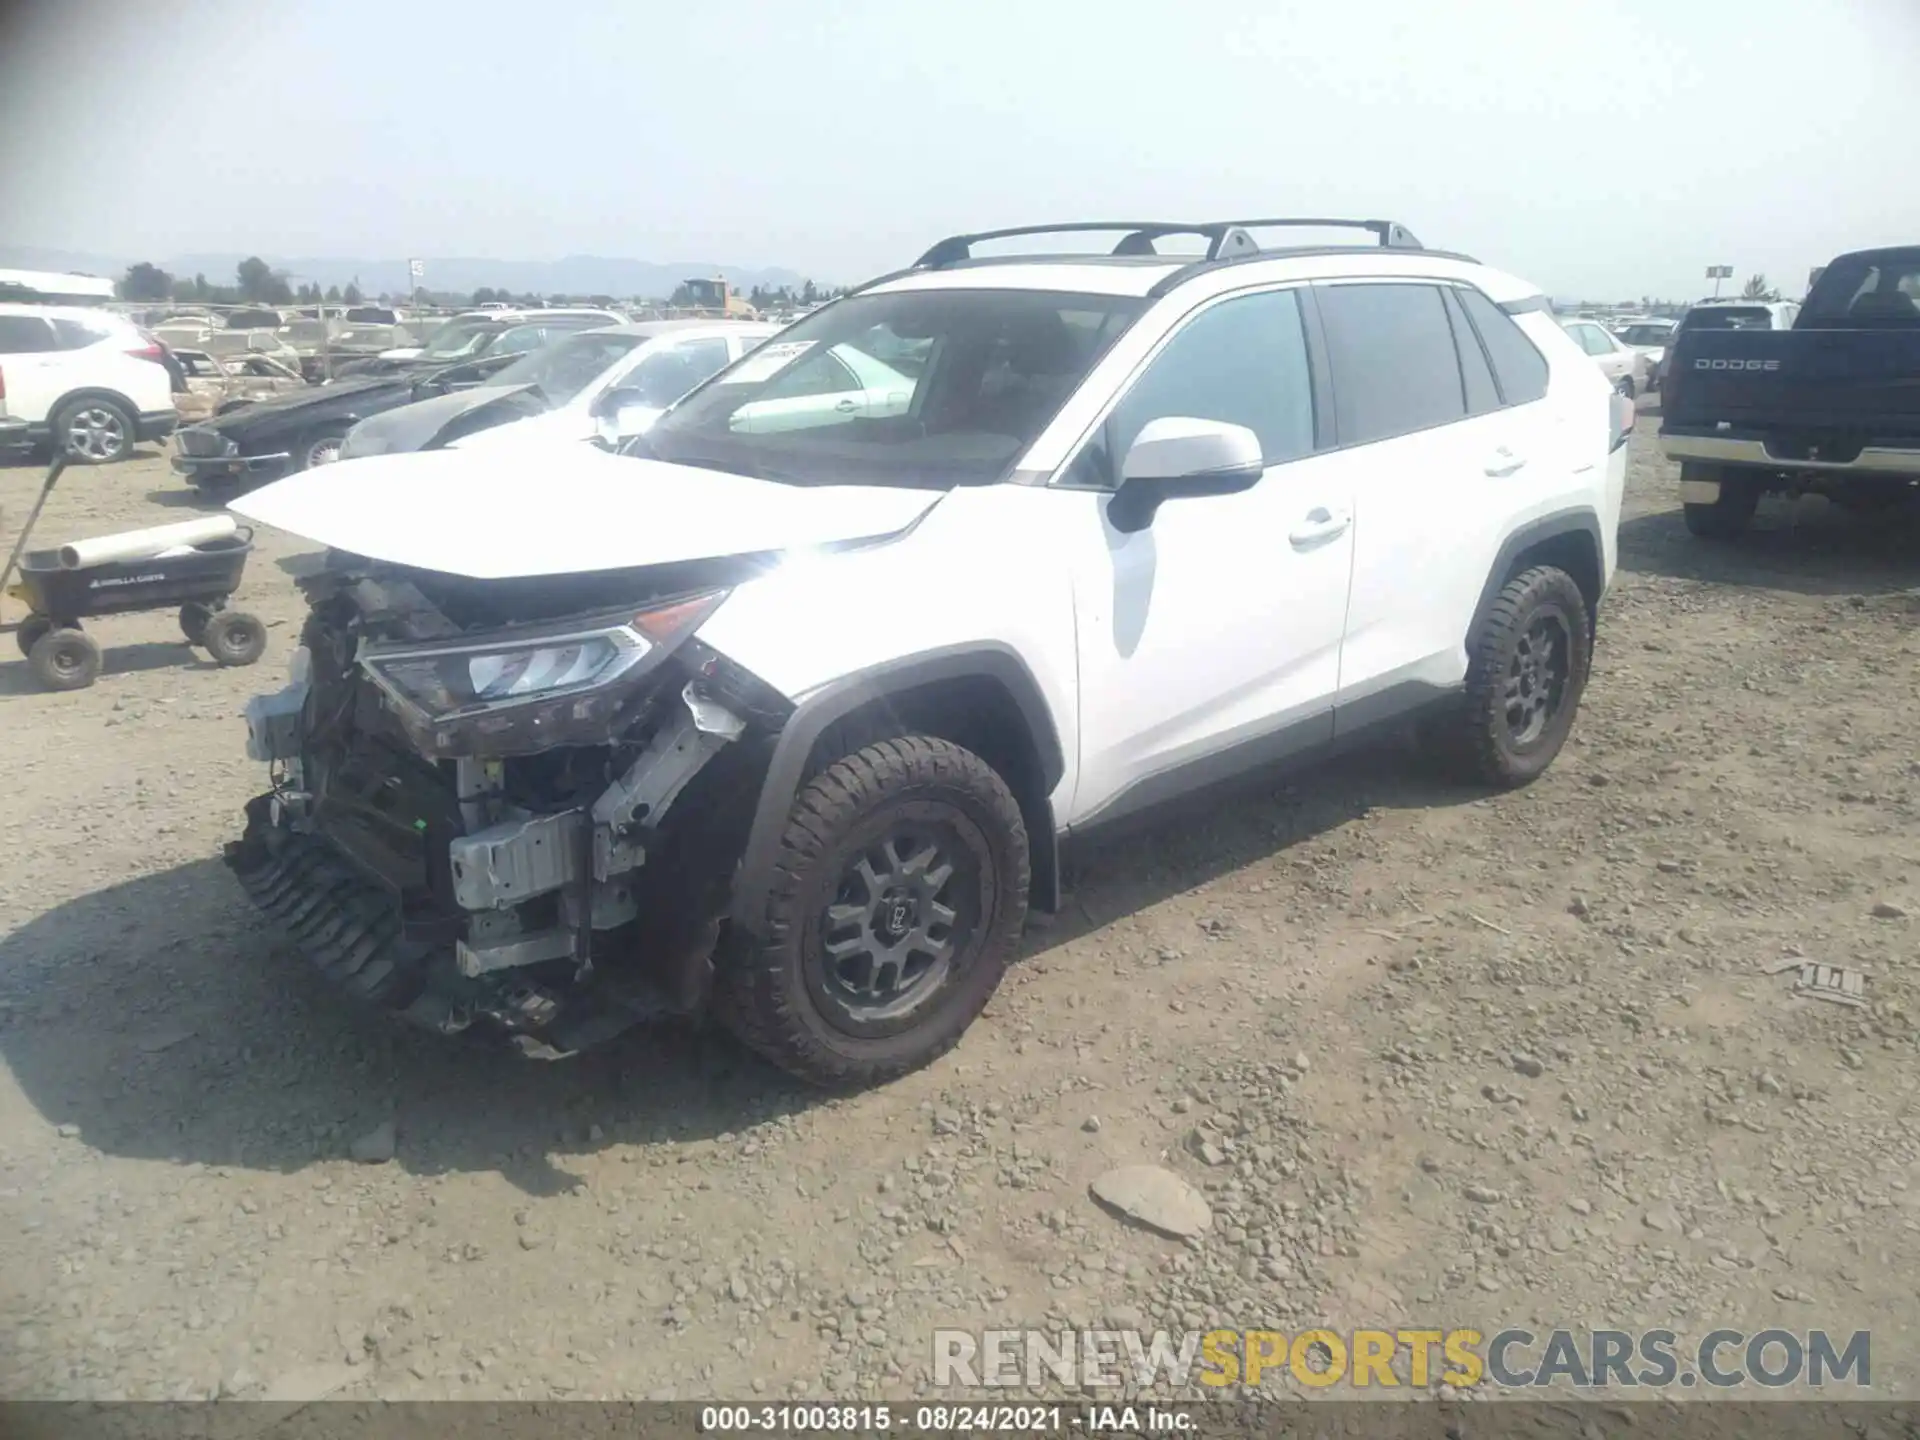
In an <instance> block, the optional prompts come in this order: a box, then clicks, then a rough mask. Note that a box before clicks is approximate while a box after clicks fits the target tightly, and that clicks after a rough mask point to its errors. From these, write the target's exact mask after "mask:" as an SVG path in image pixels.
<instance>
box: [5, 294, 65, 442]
mask: <svg viewBox="0 0 1920 1440" xmlns="http://www.w3.org/2000/svg"><path fill="white" fill-rule="evenodd" d="M62 362H63V355H62V352H61V350H60V341H59V338H58V337H57V336H56V335H55V334H54V333H53V326H52V324H51V323H50V322H49V321H48V320H47V319H46V317H44V316H41V315H0V370H4V371H5V373H6V377H7V398H6V399H5V400H4V401H0V415H6V416H11V417H12V418H14V419H16V420H26V421H28V422H30V423H33V424H38V423H39V422H40V421H43V420H45V419H46V418H47V410H48V408H49V407H50V406H51V405H52V404H53V402H54V400H55V399H56V398H57V397H58V396H59V395H60V394H61V393H62V392H63V391H65V390H66V389H68V388H69V387H68V386H67V385H65V384H63V383H62V381H63V378H64V376H63V370H64V366H63V363H62Z"/></svg>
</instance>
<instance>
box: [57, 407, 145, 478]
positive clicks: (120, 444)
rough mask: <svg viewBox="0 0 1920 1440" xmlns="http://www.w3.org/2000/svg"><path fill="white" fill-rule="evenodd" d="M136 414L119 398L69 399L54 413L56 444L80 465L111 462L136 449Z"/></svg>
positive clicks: (108, 463)
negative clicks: (134, 439)
mask: <svg viewBox="0 0 1920 1440" xmlns="http://www.w3.org/2000/svg"><path fill="white" fill-rule="evenodd" d="M134 429H135V423H134V418H133V415H132V413H131V412H130V411H129V410H128V409H127V407H126V406H124V405H122V404H121V403H120V402H119V401H118V400H108V399H106V398H105V397H104V396H87V397H84V398H82V399H79V400H69V401H68V402H67V403H66V404H64V405H62V406H61V407H60V408H59V409H58V410H56V411H55V412H54V415H53V425H52V430H53V443H54V444H56V445H58V446H59V447H60V448H61V449H62V450H63V451H65V452H66V456H67V458H68V459H69V460H72V461H73V462H74V463H75V464H78V465H111V464H113V463H114V462H115V461H116V460H124V459H126V458H127V455H128V453H129V452H131V451H132V449H133V436H134Z"/></svg>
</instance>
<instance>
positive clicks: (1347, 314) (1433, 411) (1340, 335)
mask: <svg viewBox="0 0 1920 1440" xmlns="http://www.w3.org/2000/svg"><path fill="white" fill-rule="evenodd" d="M1318 293H1319V300H1320V315H1321V320H1322V322H1323V324H1324V325H1325V327H1326V332H1327V358H1328V361H1329V363H1330V364H1331V365H1332V368H1333V403H1334V416H1335V420H1336V423H1337V425H1338V427H1339V433H1340V443H1341V444H1342V445H1365V444H1369V443H1371V442H1373V441H1376V440H1388V439H1391V438H1393V437H1394V436H1396V435H1408V434H1411V433H1413V432H1414V431H1416V430H1426V429H1430V428H1431V427H1433V426H1435V425H1445V424H1447V423H1448V422H1450V421H1454V420H1461V419H1464V418H1465V417H1466V414H1467V406H1466V395H1465V385H1464V382H1463V380H1462V378H1461V373H1460V358H1459V355H1458V353H1457V352H1456V351H1455V349H1454V344H1453V330H1452V327H1451V326H1450V325H1449V324H1448V322H1447V310H1446V305H1445V303H1444V302H1443V301H1442V300H1441V298H1440V291H1439V290H1438V288H1436V287H1435V286H1432V285H1326V286H1322V287H1321V288H1320V290H1319V292H1318Z"/></svg>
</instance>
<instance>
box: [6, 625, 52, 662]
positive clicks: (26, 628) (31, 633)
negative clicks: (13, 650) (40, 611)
mask: <svg viewBox="0 0 1920 1440" xmlns="http://www.w3.org/2000/svg"><path fill="white" fill-rule="evenodd" d="M53 626H54V621H53V617H52V616H50V615H29V616H28V617H27V618H26V619H24V620H22V621H21V622H20V628H19V629H18V630H16V631H14V632H13V640H14V643H15V644H16V645H18V646H19V647H20V653H21V654H22V655H31V654H33V647H34V646H35V645H38V644H39V643H40V637H41V636H42V635H45V634H46V633H47V632H48V631H50V630H52V629H53Z"/></svg>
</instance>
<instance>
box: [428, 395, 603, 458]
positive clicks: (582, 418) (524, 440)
mask: <svg viewBox="0 0 1920 1440" xmlns="http://www.w3.org/2000/svg"><path fill="white" fill-rule="evenodd" d="M501 408H502V409H503V410H508V411H509V414H511V410H510V409H509V407H506V406H502V407H501ZM594 433H595V431H594V423H593V421H592V420H591V419H590V418H589V417H588V415H587V413H586V411H585V410H582V409H580V408H579V407H578V406H575V405H562V406H561V407H560V408H559V409H557V410H549V411H548V412H547V413H546V414H544V415H527V416H523V417H521V418H519V419H508V420H506V421H505V423H503V424H495V425H489V426H488V427H487V428H486V429H484V430H475V431H474V432H473V433H472V434H469V435H462V436H461V437H460V438H459V439H458V440H450V441H448V442H447V448H448V449H449V450H477V449H480V448H481V447H483V446H486V447H496V446H504V445H527V444H537V445H552V444H554V443H556V442H558V443H561V444H570V443H575V442H581V441H587V440H591V439H593V437H594Z"/></svg>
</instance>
